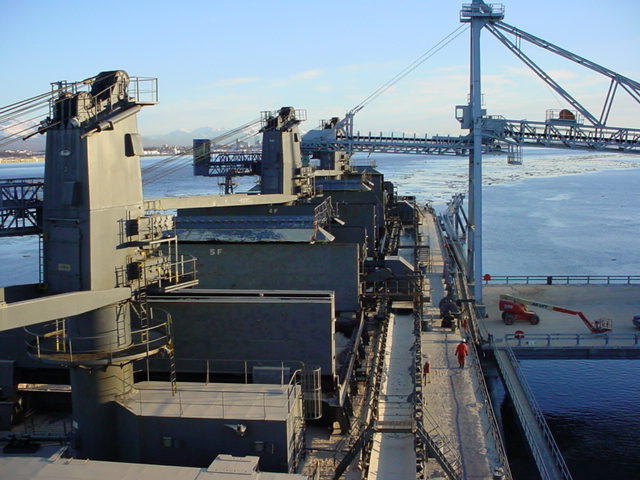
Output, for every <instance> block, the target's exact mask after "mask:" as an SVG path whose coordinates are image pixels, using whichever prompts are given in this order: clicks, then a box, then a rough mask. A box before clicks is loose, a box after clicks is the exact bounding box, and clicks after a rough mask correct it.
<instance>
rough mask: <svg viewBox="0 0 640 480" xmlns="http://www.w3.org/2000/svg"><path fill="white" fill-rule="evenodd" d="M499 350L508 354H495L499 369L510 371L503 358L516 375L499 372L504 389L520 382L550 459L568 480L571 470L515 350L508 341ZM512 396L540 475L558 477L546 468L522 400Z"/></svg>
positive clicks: (562, 476)
mask: <svg viewBox="0 0 640 480" xmlns="http://www.w3.org/2000/svg"><path fill="white" fill-rule="evenodd" d="M501 350H502V351H504V352H505V354H506V357H507V358H506V359H505V358H503V357H502V356H501V355H496V361H497V362H498V366H499V367H500V370H501V371H502V372H507V371H509V366H507V365H505V362H507V363H510V366H511V368H512V369H513V372H514V373H515V376H516V378H515V379H514V378H511V376H510V375H507V374H504V375H502V377H503V380H504V382H505V386H506V387H507V390H508V391H510V392H515V391H517V388H516V386H515V384H514V383H515V382H518V383H519V384H520V387H521V389H522V391H523V393H524V395H525V397H526V401H527V402H528V404H529V407H530V408H531V412H532V413H533V417H534V419H535V422H536V424H537V428H538V429H539V430H540V432H541V434H542V437H543V438H544V440H545V441H546V445H547V447H548V448H549V450H550V452H551V456H552V460H553V463H554V464H555V467H556V468H557V469H558V472H559V474H560V475H561V478H562V479H564V480H571V479H572V477H571V473H570V472H569V469H568V468H567V465H566V463H565V461H564V458H563V456H562V453H561V452H560V449H559V448H558V445H557V444H556V441H555V439H554V438H553V434H552V433H551V430H550V429H549V426H548V425H547V421H546V420H545V418H544V415H543V414H542V410H541V409H540V406H539V405H538V402H537V401H536V398H535V396H534V395H533V392H532V391H531V387H530V386H529V383H528V382H527V379H526V378H525V375H524V373H523V372H522V370H521V369H520V364H519V363H518V360H517V358H516V356H515V353H514V352H513V350H512V349H511V347H510V346H509V345H508V344H507V345H505V348H504V349H501ZM511 399H512V403H513V406H514V408H515V410H516V412H517V415H518V417H519V418H520V419H521V424H522V430H523V432H524V435H525V437H526V438H527V442H528V444H529V445H530V447H531V453H532V455H533V458H534V460H535V462H536V465H537V466H538V470H539V472H540V476H541V478H542V479H543V480H547V479H548V480H559V479H557V477H556V476H555V474H554V472H551V471H549V468H552V467H551V466H550V465H548V463H547V460H548V459H547V458H545V457H546V455H545V454H544V452H543V449H541V448H540V446H539V445H538V440H537V439H538V436H537V435H536V433H535V430H536V427H534V426H533V425H531V424H530V422H528V421H526V419H527V418H528V416H527V414H526V412H525V410H524V407H523V404H522V403H521V401H520V399H519V398H516V396H515V395H513V394H512V395H511Z"/></svg>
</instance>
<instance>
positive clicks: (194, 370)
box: [137, 357, 304, 385]
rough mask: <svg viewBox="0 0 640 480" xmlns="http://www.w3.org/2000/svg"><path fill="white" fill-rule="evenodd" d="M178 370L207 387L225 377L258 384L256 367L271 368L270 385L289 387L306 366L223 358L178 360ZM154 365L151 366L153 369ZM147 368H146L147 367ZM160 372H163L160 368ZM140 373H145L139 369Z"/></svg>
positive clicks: (275, 361) (160, 359) (160, 360)
mask: <svg viewBox="0 0 640 480" xmlns="http://www.w3.org/2000/svg"><path fill="white" fill-rule="evenodd" d="M165 361H167V359H164V358H158V359H154V362H165ZM175 361H176V369H177V370H178V372H182V373H185V374H188V375H190V376H193V377H195V376H198V378H199V380H198V381H202V382H203V383H205V384H206V385H208V384H210V383H216V381H215V379H216V378H221V377H223V376H233V377H234V382H237V380H238V379H239V378H240V377H242V378H243V380H244V381H243V382H242V383H244V384H245V385H249V384H251V383H256V382H255V381H254V379H255V377H254V374H255V373H256V371H255V370H254V368H255V367H262V368H269V369H271V373H272V375H270V377H269V378H270V383H274V384H276V385H287V384H288V383H290V382H291V381H292V378H294V377H295V375H296V372H299V371H301V370H302V369H304V364H303V363H302V362H299V361H283V360H275V359H271V360H270V359H255V360H229V359H222V358H184V357H177V358H176V360H175ZM153 367H154V365H152V366H151V368H153ZM145 368H146V367H145ZM158 370H161V369H160V368H158ZM137 371H138V372H144V370H142V369H139V370H137ZM145 375H146V376H147V378H149V377H150V372H149V371H148V370H147V371H146V372H145Z"/></svg>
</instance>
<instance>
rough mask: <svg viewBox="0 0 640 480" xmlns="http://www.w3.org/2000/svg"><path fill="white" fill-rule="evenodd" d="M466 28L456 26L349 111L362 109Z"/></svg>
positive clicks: (466, 26) (466, 27)
mask: <svg viewBox="0 0 640 480" xmlns="http://www.w3.org/2000/svg"><path fill="white" fill-rule="evenodd" d="M468 28H469V26H468V25H460V26H459V27H458V28H456V29H455V30H454V31H453V32H451V33H450V34H449V35H447V36H446V37H444V38H443V39H442V40H440V41H439V42H438V43H437V44H436V45H434V46H433V47H431V48H430V49H429V50H427V51H426V52H425V53H423V54H422V55H421V56H420V57H418V58H417V59H416V60H414V61H413V62H412V63H411V64H409V65H408V66H407V67H405V68H404V69H403V70H402V71H401V72H400V73H398V74H397V75H396V76H394V77H393V78H392V79H391V80H389V81H388V82H387V83H385V84H384V85H382V86H381V87H379V88H378V89H377V90H376V91H375V92H373V93H372V94H371V95H369V96H368V97H367V98H365V99H364V100H363V101H362V102H360V103H359V104H358V105H356V106H355V107H354V108H353V109H352V110H351V111H352V112H354V113H355V112H359V111H360V110H362V109H363V108H364V107H365V106H366V105H368V104H369V103H371V102H372V101H373V100H375V99H376V98H378V97H379V96H380V95H382V94H383V93H384V92H386V91H387V90H389V88H391V87H393V86H394V85H395V84H397V83H398V82H399V81H400V80H402V79H403V78H404V77H406V76H407V75H409V74H410V73H411V72H413V71H414V70H415V69H416V68H418V67H419V66H420V65H422V64H423V63H424V62H426V61H427V60H428V59H429V58H431V57H432V56H433V55H435V54H436V53H437V52H439V51H440V50H442V49H443V48H444V47H446V46H447V45H448V44H449V43H451V42H452V41H453V40H455V39H456V38H458V37H459V36H460V35H462V34H463V33H464V32H465V31H466V30H467V29H468Z"/></svg>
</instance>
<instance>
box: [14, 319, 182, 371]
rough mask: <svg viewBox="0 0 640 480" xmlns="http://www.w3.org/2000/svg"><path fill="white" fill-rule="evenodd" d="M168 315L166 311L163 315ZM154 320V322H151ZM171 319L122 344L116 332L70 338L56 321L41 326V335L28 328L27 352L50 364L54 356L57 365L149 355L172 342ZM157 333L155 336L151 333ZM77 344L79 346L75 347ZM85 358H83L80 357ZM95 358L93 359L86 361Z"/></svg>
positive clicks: (63, 325)
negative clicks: (92, 346) (89, 346)
mask: <svg viewBox="0 0 640 480" xmlns="http://www.w3.org/2000/svg"><path fill="white" fill-rule="evenodd" d="M163 313H165V314H166V315H167V317H168V314H167V313H166V312H163ZM150 320H152V319H150ZM169 322H170V319H169V318H168V319H167V320H166V321H163V322H160V323H158V322H155V323H154V324H153V325H150V326H148V327H145V328H141V329H138V330H132V331H131V332H130V334H129V339H130V341H129V342H127V343H126V344H121V343H120V341H119V339H118V336H117V335H116V334H115V333H116V329H113V330H111V331H105V332H104V333H103V334H102V335H93V336H86V337H75V336H74V337H70V336H69V335H68V330H67V327H66V322H64V321H63V322H61V321H60V320H54V321H52V322H47V323H44V324H41V325H39V326H38V328H39V330H40V331H39V332H36V331H33V327H29V328H27V327H25V328H24V330H25V332H26V334H27V339H26V340H25V344H26V346H27V353H28V354H29V355H31V356H34V357H36V358H38V359H40V360H43V361H47V360H48V359H47V356H53V358H52V360H51V361H55V362H56V363H61V362H62V363H83V362H84V363H87V364H89V363H93V362H96V361H104V360H108V361H109V363H112V362H113V361H114V360H115V361H117V359H118V358H119V357H123V356H126V355H125V354H127V353H132V354H142V353H144V354H146V355H149V354H150V352H151V351H152V350H157V349H158V348H162V347H163V346H165V345H166V344H167V343H168V342H169V332H168V330H169ZM152 332H155V333H156V335H155V336H153V337H152V335H150V333H152ZM87 344H97V345H99V347H95V348H87V347H84V346H80V347H78V345H87ZM74 345H75V347H74ZM141 347H143V348H141ZM81 356H82V357H84V358H80V357H81ZM87 356H91V357H93V358H86V357H87Z"/></svg>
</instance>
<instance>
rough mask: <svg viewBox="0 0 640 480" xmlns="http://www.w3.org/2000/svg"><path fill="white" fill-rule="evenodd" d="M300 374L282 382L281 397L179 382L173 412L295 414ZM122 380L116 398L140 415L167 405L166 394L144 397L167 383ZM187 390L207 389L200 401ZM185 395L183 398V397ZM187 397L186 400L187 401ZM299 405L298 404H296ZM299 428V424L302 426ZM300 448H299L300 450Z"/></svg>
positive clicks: (256, 415)
mask: <svg viewBox="0 0 640 480" xmlns="http://www.w3.org/2000/svg"><path fill="white" fill-rule="evenodd" d="M299 373H300V371H298V372H296V374H295V375H292V376H291V380H290V381H289V382H288V383H287V384H286V385H282V386H284V387H285V388H286V394H287V395H286V398H284V399H283V398H282V396H281V395H279V394H277V393H279V391H278V392H276V393H274V392H256V391H247V390H243V389H237V390H234V389H233V388H231V389H229V390H217V391H216V390H212V389H211V388H206V387H205V384H198V383H196V382H189V383H178V388H177V390H176V393H175V396H176V398H177V400H176V406H177V409H176V410H175V415H176V416H179V417H182V416H183V415H184V412H185V410H186V407H187V406H188V407H194V406H196V407H197V406H202V407H206V408H207V409H214V410H217V412H218V413H217V414H218V415H219V416H220V418H227V417H230V418H231V417H234V415H235V416H237V415H238V412H242V418H244V419H247V420H266V419H267V418H268V417H269V416H271V415H272V414H273V413H272V412H274V411H278V412H281V413H282V412H286V413H287V414H289V413H294V414H295V413H296V412H297V411H300V413H302V412H301V410H300V409H301V388H300V386H299V385H300V384H299ZM121 380H122V390H121V394H120V395H117V396H116V397H117V399H118V400H120V401H121V402H123V403H126V404H127V406H128V407H129V408H132V409H134V408H136V406H137V408H138V412H139V414H140V415H143V412H144V410H145V407H149V406H151V405H164V406H166V405H167V401H166V397H164V396H161V399H160V400H158V399H157V397H152V396H148V397H145V392H154V391H155V392H169V391H170V390H171V386H170V384H169V382H167V383H166V384H157V383H156V384H146V385H144V386H141V385H140V384H138V383H135V384H132V383H130V382H128V381H127V380H125V379H124V378H122V379H121ZM188 392H206V393H207V396H206V398H205V397H203V399H202V400H195V401H194V399H193V397H192V396H190V395H185V394H187V393H188ZM183 396H185V399H183ZM187 398H188V400H187ZM298 406H299V407H298ZM301 428H302V425H301ZM301 450H302V449H301Z"/></svg>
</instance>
